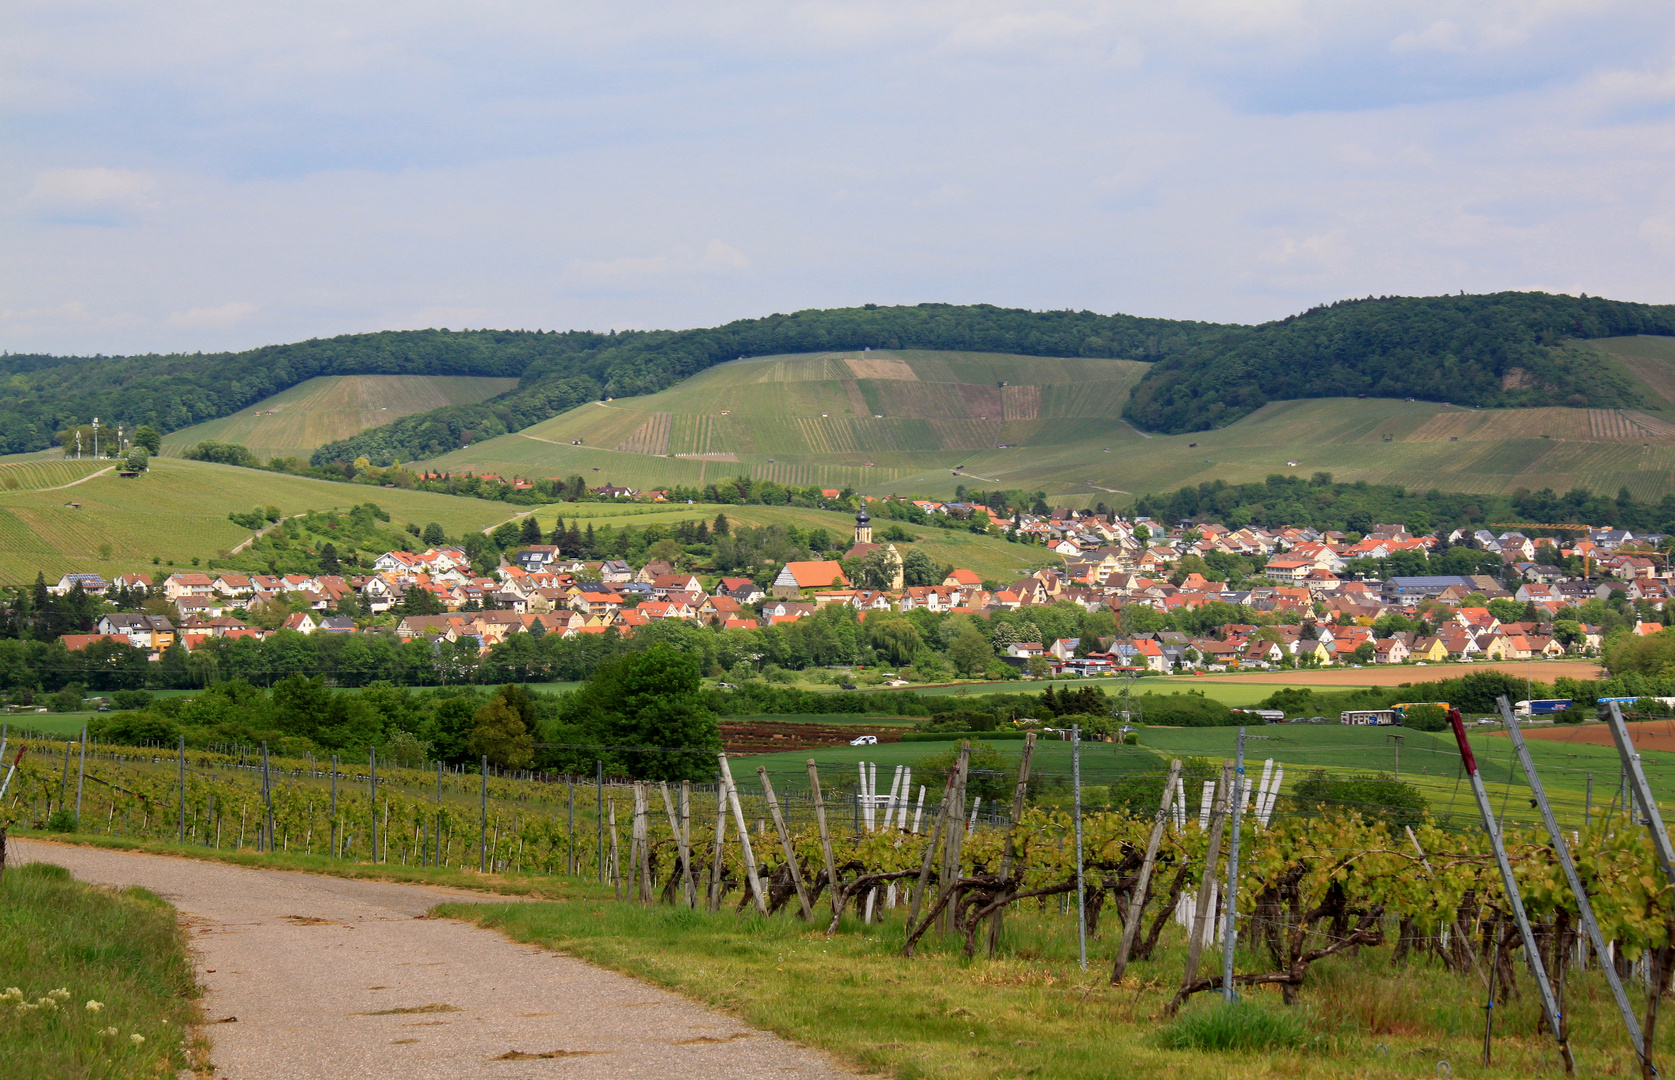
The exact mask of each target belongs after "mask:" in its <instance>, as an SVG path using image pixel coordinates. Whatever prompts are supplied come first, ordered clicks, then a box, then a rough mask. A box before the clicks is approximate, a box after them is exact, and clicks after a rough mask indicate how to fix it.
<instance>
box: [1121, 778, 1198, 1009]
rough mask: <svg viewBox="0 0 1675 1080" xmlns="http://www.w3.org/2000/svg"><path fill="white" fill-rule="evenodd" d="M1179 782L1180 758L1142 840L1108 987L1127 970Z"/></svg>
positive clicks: (1164, 785) (1165, 783)
mask: <svg viewBox="0 0 1675 1080" xmlns="http://www.w3.org/2000/svg"><path fill="white" fill-rule="evenodd" d="M1180 779H1181V759H1180V758H1176V759H1175V760H1174V761H1171V762H1170V763H1169V779H1168V780H1166V781H1164V783H1163V801H1162V802H1161V803H1159V804H1158V808H1157V820H1156V821H1154V822H1152V835H1151V838H1150V839H1148V840H1147V841H1146V858H1145V861H1143V862H1142V863H1141V864H1140V880H1139V881H1137V882H1136V883H1135V885H1134V898H1133V899H1132V900H1130V901H1129V903H1128V918H1127V919H1126V920H1125V921H1124V922H1123V928H1122V944H1120V945H1119V946H1117V962H1116V964H1114V965H1113V966H1112V968H1111V985H1113V986H1115V985H1116V984H1117V983H1120V982H1122V977H1123V974H1124V973H1125V972H1127V971H1128V956H1129V953H1131V952H1132V951H1133V950H1134V937H1135V935H1136V934H1138V933H1139V932H1140V922H1141V920H1142V918H1143V917H1144V915H1145V914H1146V893H1147V892H1148V891H1149V890H1150V889H1151V884H1152V868H1153V867H1155V866H1156V865H1157V849H1158V846H1159V845H1160V844H1162V842H1163V826H1164V824H1165V823H1166V822H1167V821H1168V820H1169V812H1170V808H1171V807H1172V806H1173V805H1174V802H1175V785H1176V784H1178V783H1180Z"/></svg>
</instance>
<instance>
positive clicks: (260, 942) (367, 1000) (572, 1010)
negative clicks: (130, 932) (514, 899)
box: [11, 840, 852, 1080]
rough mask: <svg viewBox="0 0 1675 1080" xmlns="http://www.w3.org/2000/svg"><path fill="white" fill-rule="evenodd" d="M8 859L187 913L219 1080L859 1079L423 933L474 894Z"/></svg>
mask: <svg viewBox="0 0 1675 1080" xmlns="http://www.w3.org/2000/svg"><path fill="white" fill-rule="evenodd" d="M11 850H12V852H13V855H14V857H15V858H16V860H17V861H18V862H31V861H39V862H52V863H57V864H58V865H60V866H63V867H65V868H67V869H68V870H70V872H71V873H73V874H75V876H76V877H78V878H80V879H82V880H84V881H91V882H97V883H100V884H108V885H141V886H144V887H145V888H147V889H150V890H152V891H153V892H155V893H157V894H159V895H160V896H163V897H165V898H167V899H168V900H169V901H170V902H171V903H173V904H174V905H175V906H176V907H177V908H178V909H179V910H180V911H181V913H182V915H183V916H185V919H186V922H187V925H188V926H189V928H190V932H191V938H192V945H193V949H194V952H195V953H196V957H195V959H196V962H197V967H198V979H199V981H200V982H201V983H202V984H203V985H204V986H205V987H206V988H207V994H206V996H205V999H204V1014H205V1017H206V1019H207V1020H209V1021H210V1023H209V1024H208V1025H207V1027H206V1028H205V1030H206V1031H207V1032H208V1034H209V1035H210V1037H211V1039H212V1040H213V1042H214V1049H213V1052H212V1053H211V1060H213V1061H214V1063H215V1066H216V1070H215V1074H216V1076H217V1077H218V1078H221V1080H305V1078H306V1080H315V1078H319V1080H326V1078H330V1080H354V1078H359V1077H366V1078H374V1077H376V1078H378V1080H388V1078H391V1077H400V1078H402V1080H420V1078H430V1077H435V1078H438V1080H443V1078H448V1080H453V1078H470V1077H494V1078H497V1080H498V1078H511V1080H520V1078H523V1077H540V1078H543V1080H544V1078H548V1077H564V1078H570V1077H587V1078H593V1077H599V1078H605V1077H610V1078H618V1077H623V1078H654V1077H655V1078H663V1077H667V1078H669V1080H677V1078H678V1080H707V1078H710V1077H740V1078H745V1077H748V1078H758V1077H777V1078H787V1077H798V1078H837V1077H847V1076H851V1075H852V1074H850V1073H848V1072H846V1071H844V1070H842V1069H839V1068H838V1067H836V1066H835V1065H834V1064H833V1063H832V1062H831V1061H829V1060H828V1059H827V1058H825V1057H824V1056H823V1055H821V1054H818V1053H816V1052H815V1051H812V1050H808V1049H804V1048H803V1047H799V1046H797V1045H795V1044H793V1043H789V1042H786V1041H785V1040H783V1039H780V1038H779V1037H777V1036H775V1035H771V1034H768V1033H766V1032H761V1031H756V1030H754V1029H751V1028H749V1027H746V1026H745V1025H743V1024H741V1023H739V1022H738V1021H737V1020H734V1019H732V1018H731V1017H728V1016H725V1015H723V1014H720V1013H716V1012H712V1011H710V1010H709V1009H705V1008H702V1007H700V1006H698V1005H694V1004H692V1003H691V1002H688V1001H686V1000H685V999H683V998H681V997H679V996H677V995H675V994H672V993H669V992H667V991H664V990H658V989H654V988H651V987H648V986H646V985H644V984H642V983H639V982H636V981H635V980H633V979H631V978H628V977H627V976H625V975H618V974H616V973H614V972H610V971H604V970H601V969H599V968H596V967H594V966H592V965H591V964H588V963H585V962H583V961H581V960H577V959H575V958H573V957H569V956H565V955H562V954H559V953H554V952H549V951H547V950H545V949H539V948H535V947H533V946H529V945H519V944H516V943H514V942H512V941H510V940H508V939H507V938H505V937H503V936H502V935H500V934H498V933H496V932H494V931H492V930H484V929H481V928H479V927H475V926H470V925H467V924H466V923H462V922H456V921H453V920H445V919H426V918H423V916H424V913H425V912H426V911H428V910H430V908H431V907H433V906H434V905H436V904H439V903H443V902H445V901H451V900H464V901H476V902H483V901H484V900H485V899H487V898H486V897H485V895H484V894H482V893H473V892H465V891H461V890H456V889H443V888H435V887H431V886H424V885H399V884H391V883H386V882H374V881H352V880H348V879H343V878H330V877H322V876H317V875H312V874H298V873H290V872H286V871H278V870H255V869H249V868H246V867H240V866H229V865H226V864H224V863H213V862H200V861H198V860H195V859H180V858H173V857H170V856H163V855H142V854H134V853H129V852H118V851H107V850H102V849H99V848H89V847H74V846H70V845H63V844H50V843H40V842H35V841H27V840H14V841H12V845H11ZM426 1006H430V1007H431V1008H430V1009H429V1010H428V1011H427V1010H426V1008H425V1007H426ZM229 1017H236V1018H237V1019H236V1020H228V1019H227V1018H229ZM215 1021H226V1022H223V1023H216V1022H215ZM518 1055H528V1056H522V1057H520V1056H518Z"/></svg>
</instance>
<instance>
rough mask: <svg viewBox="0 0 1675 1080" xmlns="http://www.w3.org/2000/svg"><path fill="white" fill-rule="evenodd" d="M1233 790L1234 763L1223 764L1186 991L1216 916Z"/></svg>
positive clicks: (1190, 945)
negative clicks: (1217, 884) (1216, 893)
mask: <svg viewBox="0 0 1675 1080" xmlns="http://www.w3.org/2000/svg"><path fill="white" fill-rule="evenodd" d="M1232 791H1233V763H1232V762H1230V761H1224V762H1222V765H1221V782H1220V783H1219V784H1217V785H1216V791H1215V802H1214V803H1213V804H1212V807H1211V810H1210V840H1209V846H1208V848H1207V849H1206V850H1205V852H1204V873H1203V874H1201V875H1200V876H1199V878H1198V895H1197V896H1196V897H1195V903H1194V904H1193V911H1192V936H1191V938H1190V940H1188V941H1187V946H1186V973H1185V974H1184V975H1183V976H1182V978H1181V987H1182V988H1183V989H1185V988H1186V987H1188V986H1191V985H1192V984H1193V983H1194V982H1196V981H1198V963H1199V960H1200V958H1201V957H1202V956H1203V953H1204V933H1205V931H1207V930H1208V929H1209V928H1210V920H1211V919H1212V918H1214V917H1215V911H1214V904H1215V900H1214V899H1213V895H1214V888H1215V880H1216V870H1217V868H1218V867H1219V866H1220V864H1221V835H1222V833H1223V832H1224V831H1225V830H1226V828H1227V801H1228V799H1229V798H1230V797H1231V795H1232ZM1179 1001H1180V999H1179V998H1176V999H1175V1000H1174V1001H1171V1002H1170V1003H1169V1012H1170V1013H1171V1015H1172V1014H1173V1012H1174V1010H1175V1008H1176V1005H1177V1002H1179Z"/></svg>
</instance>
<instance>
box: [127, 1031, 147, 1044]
mask: <svg viewBox="0 0 1675 1080" xmlns="http://www.w3.org/2000/svg"><path fill="white" fill-rule="evenodd" d="M128 1041H129V1042H131V1043H133V1044H134V1045H135V1046H139V1045H140V1044H141V1043H143V1042H145V1036H144V1035H141V1034H140V1033H139V1032H137V1031H136V1032H134V1033H133V1034H132V1035H130V1036H128Z"/></svg>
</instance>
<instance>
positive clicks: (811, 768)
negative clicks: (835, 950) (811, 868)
mask: <svg viewBox="0 0 1675 1080" xmlns="http://www.w3.org/2000/svg"><path fill="white" fill-rule="evenodd" d="M808 790H809V792H810V794H811V795H812V796H813V797H814V821H815V824H816V825H818V826H819V827H820V854H821V855H823V856H824V857H825V859H826V887H827V888H828V889H830V890H831V893H832V926H833V929H836V928H837V919H838V916H839V915H840V914H842V912H843V890H842V888H841V887H840V886H839V884H838V874H837V860H835V859H833V858H832V834H831V831H830V830H828V829H827V828H826V800H825V799H824V798H822V797H821V795H820V770H819V769H818V768H816V767H815V764H814V759H813V758H809V759H808Z"/></svg>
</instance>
